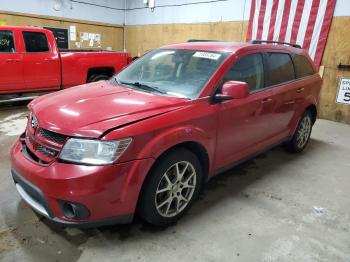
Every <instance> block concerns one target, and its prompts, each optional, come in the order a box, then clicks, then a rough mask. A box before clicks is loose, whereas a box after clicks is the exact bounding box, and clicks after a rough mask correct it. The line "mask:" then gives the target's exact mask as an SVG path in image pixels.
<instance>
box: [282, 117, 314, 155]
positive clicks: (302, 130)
mask: <svg viewBox="0 0 350 262" xmlns="http://www.w3.org/2000/svg"><path fill="white" fill-rule="evenodd" d="M311 131H312V115H311V113H310V111H306V112H305V113H304V114H303V115H302V117H301V118H300V120H299V123H298V126H297V129H296V130H295V133H294V135H293V138H292V139H291V140H290V141H289V142H288V143H286V144H285V147H286V149H287V151H288V152H291V153H299V152H301V151H303V150H304V149H305V147H306V146H307V144H308V143H309V141H310V136H311Z"/></svg>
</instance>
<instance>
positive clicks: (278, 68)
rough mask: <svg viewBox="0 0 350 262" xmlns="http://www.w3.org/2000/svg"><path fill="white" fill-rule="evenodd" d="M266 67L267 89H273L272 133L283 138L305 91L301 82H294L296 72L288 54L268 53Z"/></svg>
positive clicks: (287, 132) (288, 129)
mask: <svg viewBox="0 0 350 262" xmlns="http://www.w3.org/2000/svg"><path fill="white" fill-rule="evenodd" d="M265 59H266V64H267V66H268V76H267V87H268V88H271V89H273V91H274V96H273V99H274V100H275V101H276V105H275V109H274V127H273V128H274V132H275V134H274V135H275V136H276V137H277V138H280V139H282V138H284V137H285V136H286V135H287V134H289V131H290V123H291V121H292V119H293V116H294V114H295V112H296V110H297V109H298V108H299V106H300V104H301V103H302V102H303V96H304V94H305V92H304V91H305V89H304V86H303V82H302V81H299V82H298V81H296V72H295V70H294V65H293V61H292V57H291V55H290V54H289V53H283V52H268V53H266V54H265Z"/></svg>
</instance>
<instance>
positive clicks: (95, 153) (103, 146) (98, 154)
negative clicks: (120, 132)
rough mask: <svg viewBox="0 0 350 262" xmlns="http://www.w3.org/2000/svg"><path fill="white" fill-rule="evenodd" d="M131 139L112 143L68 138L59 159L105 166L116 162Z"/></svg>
mask: <svg viewBox="0 0 350 262" xmlns="http://www.w3.org/2000/svg"><path fill="white" fill-rule="evenodd" d="M131 141H132V138H125V139H121V140H113V141H99V140H89V139H77V138H70V139H68V141H67V142H66V144H65V145H64V147H63V149H62V151H61V154H60V156H59V159H61V160H65V161H69V162H74V163H80V164H89V165H107V164H111V163H113V162H115V161H117V160H118V158H120V157H121V155H122V154H123V153H124V152H125V150H126V149H127V148H128V146H129V145H130V143H131Z"/></svg>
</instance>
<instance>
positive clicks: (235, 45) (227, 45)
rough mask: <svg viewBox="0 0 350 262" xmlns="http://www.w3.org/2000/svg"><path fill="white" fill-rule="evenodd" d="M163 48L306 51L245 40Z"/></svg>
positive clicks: (183, 44) (219, 50) (232, 50)
mask: <svg viewBox="0 0 350 262" xmlns="http://www.w3.org/2000/svg"><path fill="white" fill-rule="evenodd" d="M162 48H174V49H194V50H195V49H197V50H203V51H216V52H228V53H235V52H236V51H237V50H239V49H242V48H245V49H246V48H247V49H251V50H259V49H266V48H269V49H276V50H284V51H288V52H290V53H298V54H300V53H304V52H303V49H301V48H295V47H292V46H287V45H283V44H253V43H243V42H208V41H204V42H200V41H198V42H187V43H180V44H172V45H166V46H163V47H162Z"/></svg>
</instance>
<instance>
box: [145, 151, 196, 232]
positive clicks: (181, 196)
mask: <svg viewBox="0 0 350 262" xmlns="http://www.w3.org/2000/svg"><path fill="white" fill-rule="evenodd" d="M201 181H202V168H201V166H200V162H199V161H198V158H197V157H196V156H195V155H194V154H193V153H192V152H191V151H188V150H186V149H177V150H174V151H171V152H170V153H168V154H166V155H165V156H163V157H161V158H160V159H159V160H158V161H157V163H156V164H155V166H154V168H153V169H152V170H151V172H150V174H149V175H148V177H147V179H146V181H145V183H144V186H143V189H142V192H141V198H140V202H139V208H138V211H139V214H140V216H141V217H142V218H144V219H145V220H146V221H147V222H149V223H151V224H153V225H157V226H166V225H170V224H173V223H174V222H176V221H177V220H178V219H179V218H180V217H182V216H183V215H184V214H185V212H186V211H187V210H188V209H189V208H190V206H191V204H192V202H193V200H194V199H195V198H196V197H197V196H198V192H199V189H200V185H201Z"/></svg>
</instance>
